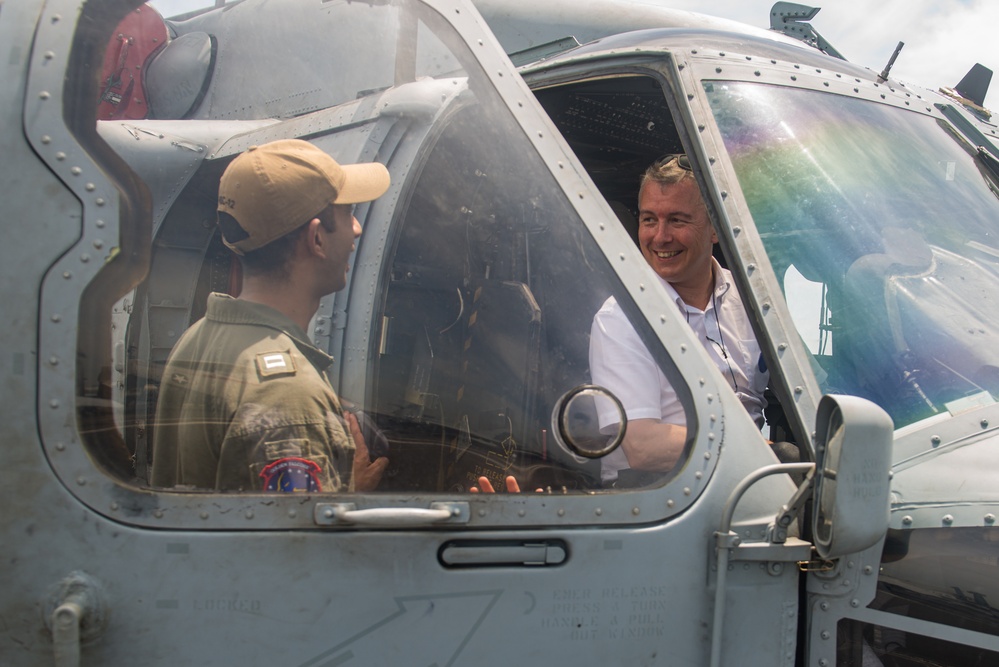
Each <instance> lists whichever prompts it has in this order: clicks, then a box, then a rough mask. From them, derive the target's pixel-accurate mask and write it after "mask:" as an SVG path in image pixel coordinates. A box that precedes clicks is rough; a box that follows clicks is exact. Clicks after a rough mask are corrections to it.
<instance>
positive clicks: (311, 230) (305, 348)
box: [152, 139, 390, 493]
mask: <svg viewBox="0 0 999 667" xmlns="http://www.w3.org/2000/svg"><path fill="white" fill-rule="evenodd" d="M389 183H390V181H389V173H388V171H387V170H386V169H385V167H384V166H383V165H381V164H378V163H365V164H351V165H340V164H338V163H337V162H336V161H335V160H333V158H331V157H330V156H329V155H327V154H326V153H325V152H323V151H322V150H320V149H319V148H317V147H315V146H313V145H312V144H310V143H308V142H306V141H302V140H298V139H289V140H281V141H275V142H272V143H268V144H265V145H262V146H254V147H252V148H250V149H249V150H247V151H246V152H245V153H243V154H241V155H239V156H238V157H237V158H236V159H235V160H233V161H232V163H231V164H230V165H229V166H228V168H227V169H226V170H225V173H224V174H223V175H222V179H221V182H220V184H219V199H218V217H219V228H220V230H221V232H222V238H223V241H224V243H225V244H226V246H228V247H229V248H231V249H232V250H233V251H234V252H235V253H236V254H237V255H238V256H239V261H240V262H241V264H242V267H243V286H242V291H241V292H240V294H239V297H238V298H233V297H230V296H227V295H223V294H212V295H210V296H209V298H208V307H207V311H206V314H205V317H204V318H203V319H201V320H199V321H198V322H196V323H195V324H194V325H192V326H191V328H190V329H188V330H187V331H186V332H185V333H184V335H183V336H182V337H181V339H180V340H179V341H178V342H177V344H176V345H175V346H174V349H173V351H172V352H171V354H170V358H169V359H168V361H167V364H166V367H165V368H164V371H163V380H162V384H161V386H160V394H159V399H158V403H157V409H156V424H155V428H154V441H153V447H154V450H153V473H152V482H153V484H154V485H155V486H162V487H181V488H199V489H203V488H207V489H215V490H218V491H248V492H253V491H256V492H261V491H280V492H289V493H290V492H300V493H317V492H329V491H349V490H355V489H356V490H370V489H373V488H375V486H377V484H378V481H379V480H380V478H381V475H382V473H383V472H384V470H385V467H386V466H387V465H388V460H387V459H385V458H384V457H382V458H379V459H377V460H375V461H374V462H372V461H370V459H369V456H368V451H367V448H366V446H365V443H364V438H363V437H362V436H361V432H360V428H359V426H358V424H357V420H356V419H355V417H354V416H353V415H351V414H350V413H346V412H344V411H343V409H342V408H341V405H340V401H339V399H338V397H337V396H336V394H335V393H334V391H333V388H332V386H331V385H330V383H329V379H328V377H327V374H326V371H327V369H328V367H329V366H330V364H331V363H332V362H333V359H332V357H330V356H329V355H328V354H326V353H325V352H323V351H322V350H320V349H318V348H316V347H315V346H313V345H312V343H311V341H310V340H309V337H308V335H307V334H306V333H305V330H306V328H307V327H308V324H309V321H310V320H311V319H312V316H313V315H315V313H316V310H317V309H318V308H319V301H320V299H322V297H324V296H326V295H327V294H330V293H332V292H335V291H338V290H341V289H343V287H344V286H345V284H346V274H347V270H348V261H349V259H350V255H351V253H352V252H353V250H354V242H355V240H356V239H357V237H359V236H360V234H361V226H360V224H359V223H358V221H357V219H356V218H354V215H353V205H354V204H358V203H362V202H368V201H372V200H374V199H376V198H378V197H380V196H381V195H382V194H384V193H385V192H386V191H387V190H388V188H389Z"/></svg>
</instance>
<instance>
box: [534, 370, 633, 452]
mask: <svg viewBox="0 0 999 667" xmlns="http://www.w3.org/2000/svg"><path fill="white" fill-rule="evenodd" d="M598 415H602V416H604V417H605V418H607V419H612V420H616V422H617V426H616V427H615V428H614V432H613V433H609V434H607V433H601V431H600V423H599V417H598ZM627 428H628V418H627V416H626V415H625V412H624V406H622V405H621V401H619V400H618V399H617V396H615V395H614V394H612V393H611V392H610V391H609V390H607V389H604V388H603V387H600V386H597V385H592V384H584V385H580V386H578V387H575V388H573V389H570V390H569V391H567V392H566V393H565V394H563V395H562V396H561V398H559V399H558V401H556V403H555V408H554V409H553V410H552V434H553V435H554V436H555V441H556V442H557V443H558V445H559V446H560V447H562V448H563V449H565V450H566V451H568V452H570V453H571V454H573V455H574V456H576V457H577V458H579V457H581V459H580V462H582V460H585V459H598V458H600V457H602V456H607V455H608V454H610V453H611V452H613V451H614V450H615V449H617V447H618V445H620V444H621V441H622V440H624V434H625V432H626V431H627Z"/></svg>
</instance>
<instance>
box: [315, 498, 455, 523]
mask: <svg viewBox="0 0 999 667" xmlns="http://www.w3.org/2000/svg"><path fill="white" fill-rule="evenodd" d="M468 516H469V510H468V503H462V502H438V503H430V507H429V509H428V508H422V507H372V508H370V509H360V510H359V509H357V505H355V504H354V503H317V504H316V509H315V512H314V517H315V521H316V523H317V524H318V525H320V526H345V525H355V526H385V527H397V526H430V525H434V524H441V523H447V524H453V523H468Z"/></svg>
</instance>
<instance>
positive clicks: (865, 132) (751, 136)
mask: <svg viewBox="0 0 999 667" xmlns="http://www.w3.org/2000/svg"><path fill="white" fill-rule="evenodd" d="M704 85H705V88H706V90H707V93H708V99H709V100H710V103H711V107H712V111H713V113H714V116H715V118H716V120H717V123H718V127H719V129H720V131H721V134H722V136H723V138H724V141H725V146H726V148H727V150H728V152H729V154H730V155H731V158H732V163H733V165H734V167H735V170H736V173H737V175H738V178H739V182H740V185H741V187H742V190H743V192H744V193H745V197H746V201H747V203H748V205H749V210H750V212H751V213H752V216H753V219H754V220H755V222H756V226H757V229H758V230H759V233H760V236H761V238H762V240H763V243H764V246H765V248H766V251H767V254H768V256H769V258H770V261H771V263H772V265H773V268H774V271H775V273H776V274H777V278H778V280H779V281H781V284H782V287H783V289H784V292H785V296H786V298H787V302H788V306H789V308H790V311H791V313H792V316H793V317H794V319H795V323H796V325H797V326H798V329H799V333H800V334H801V337H802V339H803V340H804V342H805V344H806V346H807V347H808V348H809V349H810V350H811V352H812V353H813V354H814V355H815V358H816V360H817V361H818V363H819V365H820V366H821V368H822V370H821V372H820V375H822V377H819V378H818V379H819V382H820V385H821V387H822V390H823V391H824V392H827V393H846V394H854V395H859V396H863V397H866V398H869V399H871V400H873V401H875V402H877V403H878V404H880V405H881V406H882V407H883V408H885V409H886V410H887V411H888V412H889V414H890V415H891V416H892V418H893V419H894V420H895V425H896V427H902V426H904V425H907V424H911V423H914V422H916V421H919V420H922V419H925V418H928V417H931V416H933V415H937V414H947V413H948V412H950V413H955V412H959V411H961V410H963V409H966V408H968V407H971V406H974V405H979V404H983V403H992V402H994V400H995V397H996V396H999V315H997V312H999V311H997V309H996V305H997V300H999V231H997V230H999V228H997V224H996V223H997V222H999V199H997V197H996V192H997V188H996V184H995V182H994V180H993V178H994V177H993V176H991V175H990V172H989V168H988V164H987V163H986V162H985V161H984V160H983V159H982V158H980V157H978V156H977V153H976V151H975V150H974V149H973V148H972V147H971V146H969V145H967V144H966V143H964V142H962V141H961V140H960V139H959V138H958V137H957V136H956V133H955V132H954V131H953V130H952V129H951V128H950V127H949V126H948V125H946V124H945V123H944V122H943V121H939V120H935V119H934V118H932V117H930V116H927V115H923V114H918V113H914V112H910V111H906V110H903V109H899V108H895V107H891V106H888V105H885V104H877V103H871V102H866V101H863V100H860V99H854V98H847V97H843V96H838V95H833V94H828V93H821V92H815V91H808V90H800V89H794V88H785V87H777V86H766V85H759V84H752V83H738V82H732V83H726V82H710V83H705V84H704Z"/></svg>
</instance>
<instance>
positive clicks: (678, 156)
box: [656, 153, 693, 171]
mask: <svg viewBox="0 0 999 667" xmlns="http://www.w3.org/2000/svg"><path fill="white" fill-rule="evenodd" d="M674 160H676V164H677V166H678V167H680V169H685V170H686V171H693V168H691V166H690V158H688V157H687V154H686V153H670V154H669V155H663V156H662V157H661V158H659V159H658V160H656V169H661V168H663V167H665V166H666V165H668V164H669V163H670V162H673V161H674Z"/></svg>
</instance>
